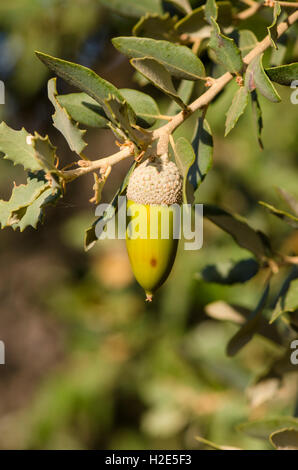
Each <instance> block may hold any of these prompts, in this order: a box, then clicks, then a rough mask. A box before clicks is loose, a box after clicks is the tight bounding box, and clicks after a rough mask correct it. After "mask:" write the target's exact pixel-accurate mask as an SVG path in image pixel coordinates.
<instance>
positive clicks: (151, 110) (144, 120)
mask: <svg viewBox="0 0 298 470" xmlns="http://www.w3.org/2000/svg"><path fill="white" fill-rule="evenodd" d="M119 91H120V92H121V95H122V96H123V98H124V99H125V100H126V101H127V103H128V104H129V105H130V106H131V108H132V109H133V111H134V112H135V114H136V115H137V118H138V119H137V123H139V125H141V126H142V127H151V126H152V125H153V124H154V123H155V122H156V119H157V118H158V115H159V114H160V111H159V108H158V106H157V104H156V102H155V100H154V99H153V98H151V96H149V95H147V94H146V93H143V92H141V91H137V90H130V89H128V88H123V89H121V90H119ZM57 98H58V101H59V102H60V104H61V105H62V106H63V107H65V109H66V110H67V112H68V113H69V114H70V115H71V117H72V119H74V120H75V121H77V122H79V123H81V124H84V125H85V126H90V127H97V128H108V127H109V125H108V122H109V121H108V118H107V116H106V114H105V112H104V110H103V108H102V107H101V106H100V105H99V104H98V103H97V102H96V101H95V100H94V99H93V98H90V96H88V95H87V94H86V93H70V94H68V95H59V96H58V97H57Z"/></svg>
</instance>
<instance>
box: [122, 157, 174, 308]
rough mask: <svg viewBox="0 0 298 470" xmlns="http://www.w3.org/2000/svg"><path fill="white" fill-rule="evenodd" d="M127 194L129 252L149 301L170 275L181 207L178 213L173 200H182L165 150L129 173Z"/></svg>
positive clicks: (137, 278) (135, 273) (137, 276)
mask: <svg viewBox="0 0 298 470" xmlns="http://www.w3.org/2000/svg"><path fill="white" fill-rule="evenodd" d="M126 195H127V215H128V216H127V229H126V246H127V251H128V256H129V259H130V263H131V266H132V270H133V273H134V275H135V278H136V280H137V281H138V283H139V284H140V285H141V286H142V287H143V289H144V290H145V293H146V300H148V301H151V300H152V297H153V293H154V292H155V291H156V290H157V289H158V288H159V287H160V286H161V285H162V284H163V283H164V282H165V280H166V279H167V277H168V276H169V274H170V272H171V270H172V267H173V264H174V261H175V257H176V253H177V248H178V237H179V232H178V236H177V227H178V225H179V222H180V211H179V212H178V214H177V212H176V211H175V209H173V204H175V205H176V206H174V207H176V208H177V207H178V208H179V206H180V205H181V203H182V177H181V175H180V173H179V170H178V167H177V166H176V164H175V163H173V162H172V161H169V159H168V155H167V154H166V155H163V156H162V157H160V158H157V157H155V158H152V157H151V158H148V159H147V160H145V161H144V162H143V163H141V164H140V165H139V166H138V167H137V168H136V169H135V170H134V172H133V173H132V175H131V177H130V179H129V183H128V187H127V192H126ZM177 205H178V206H177ZM171 206H172V207H171ZM177 224H178V225H177ZM178 229H179V227H178Z"/></svg>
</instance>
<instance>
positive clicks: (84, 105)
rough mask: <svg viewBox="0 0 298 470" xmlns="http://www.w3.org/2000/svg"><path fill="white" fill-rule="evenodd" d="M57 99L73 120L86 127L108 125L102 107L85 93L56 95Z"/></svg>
mask: <svg viewBox="0 0 298 470" xmlns="http://www.w3.org/2000/svg"><path fill="white" fill-rule="evenodd" d="M57 100H58V101H59V103H60V105H61V106H63V108H65V109H66V111H67V112H68V114H69V115H70V116H71V117H72V119H73V120H74V121H76V122H79V123H80V124H83V125H84V126H88V127H97V128H106V127H108V120H107V118H106V117H105V115H104V111H103V109H102V107H101V106H100V105H99V104H98V103H97V101H95V100H94V99H93V98H91V97H90V96H89V95H87V93H83V92H82V93H69V94H67V95H58V96H57Z"/></svg>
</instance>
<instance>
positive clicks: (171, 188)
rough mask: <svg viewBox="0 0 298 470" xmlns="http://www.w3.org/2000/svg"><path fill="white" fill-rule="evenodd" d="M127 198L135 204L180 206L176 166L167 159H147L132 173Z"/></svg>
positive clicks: (180, 189) (180, 195)
mask: <svg viewBox="0 0 298 470" xmlns="http://www.w3.org/2000/svg"><path fill="white" fill-rule="evenodd" d="M126 195H127V198H128V199H130V200H131V201H134V202H136V203H137V204H161V205H168V206H170V205H171V204H181V203H182V177H181V175H180V173H179V170H178V167H177V165H175V163H174V162H171V161H169V160H168V159H167V156H163V157H161V158H155V159H154V160H153V159H147V160H145V161H144V162H143V163H141V164H140V165H139V166H138V167H137V168H136V169H135V170H134V172H133V173H132V175H131V177H130V179H129V183H128V186H127V191H126Z"/></svg>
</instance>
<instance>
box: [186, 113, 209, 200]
mask: <svg viewBox="0 0 298 470" xmlns="http://www.w3.org/2000/svg"><path fill="white" fill-rule="evenodd" d="M192 146H193V149H194V152H195V155H196V159H195V161H194V163H193V165H192V167H191V168H190V170H189V175H188V178H189V182H190V183H191V185H192V186H193V188H194V191H195V201H196V202H197V200H198V198H199V187H200V185H201V184H202V182H203V181H204V179H205V177H206V175H207V173H208V171H209V170H210V169H211V168H212V161H213V137H212V132H211V128H210V126H209V123H208V121H207V119H204V116H200V117H199V119H198V127H197V131H196V134H195V136H194V139H193V141H192Z"/></svg>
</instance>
